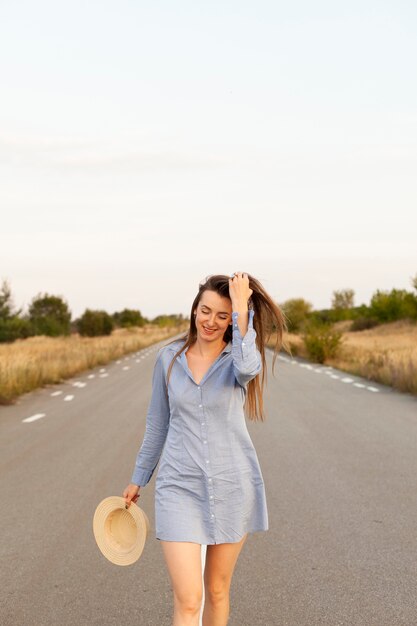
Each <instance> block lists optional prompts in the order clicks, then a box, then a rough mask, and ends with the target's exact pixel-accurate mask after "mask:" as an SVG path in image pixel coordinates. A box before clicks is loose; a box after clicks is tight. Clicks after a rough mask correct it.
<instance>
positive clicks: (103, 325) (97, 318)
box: [76, 309, 114, 337]
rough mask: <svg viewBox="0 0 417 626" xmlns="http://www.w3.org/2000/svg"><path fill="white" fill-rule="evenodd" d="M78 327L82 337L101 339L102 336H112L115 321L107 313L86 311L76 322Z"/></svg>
mask: <svg viewBox="0 0 417 626" xmlns="http://www.w3.org/2000/svg"><path fill="white" fill-rule="evenodd" d="M76 327H77V330H78V332H79V333H80V335H82V336H85V337H99V336H101V335H111V332H112V330H113V328H114V321H113V318H112V317H111V316H110V315H109V314H108V313H106V311H92V310H91V309H86V310H85V312H84V313H83V315H82V316H81V317H80V318H79V319H78V320H77V321H76Z"/></svg>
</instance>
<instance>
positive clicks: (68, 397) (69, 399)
mask: <svg viewBox="0 0 417 626" xmlns="http://www.w3.org/2000/svg"><path fill="white" fill-rule="evenodd" d="M74 398H75V396H65V398H64V401H65V402H70V401H71V400H74Z"/></svg>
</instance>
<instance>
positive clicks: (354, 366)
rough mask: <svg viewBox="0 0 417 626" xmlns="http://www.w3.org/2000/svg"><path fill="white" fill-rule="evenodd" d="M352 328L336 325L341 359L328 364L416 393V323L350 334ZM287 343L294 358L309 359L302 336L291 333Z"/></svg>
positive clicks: (393, 325) (384, 326)
mask: <svg viewBox="0 0 417 626" xmlns="http://www.w3.org/2000/svg"><path fill="white" fill-rule="evenodd" d="M349 326H350V322H340V323H339V324H336V325H335V327H336V328H338V329H339V330H341V331H342V332H343V342H342V345H341V348H340V352H339V355H338V357H337V358H333V359H328V360H327V361H326V364H328V365H332V366H333V367H337V368H338V369H341V370H343V371H345V372H349V373H350V374H356V375H358V376H363V377H364V378H367V379H368V380H373V381H376V382H380V383H383V384H385V385H390V386H391V387H394V388H395V389H398V390H400V391H406V392H410V393H414V394H417V324H414V323H412V322H408V321H405V320H401V321H398V322H393V323H390V324H382V325H381V326H376V327H375V328H371V329H369V330H362V331H358V332H349ZM287 340H288V341H289V343H290V345H291V349H292V352H293V354H294V355H299V356H302V357H304V358H308V357H307V353H306V350H305V347H304V343H303V340H302V338H301V337H299V336H298V335H294V334H288V335H287Z"/></svg>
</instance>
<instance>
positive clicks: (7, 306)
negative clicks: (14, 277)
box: [0, 279, 22, 320]
mask: <svg viewBox="0 0 417 626" xmlns="http://www.w3.org/2000/svg"><path fill="white" fill-rule="evenodd" d="M21 312H22V310H21V309H19V310H18V311H15V310H14V304H13V298H12V290H11V287H10V285H9V283H8V282H7V280H6V279H3V282H2V285H1V290H0V319H2V320H8V319H11V318H12V317H17V316H19V315H20V314H21Z"/></svg>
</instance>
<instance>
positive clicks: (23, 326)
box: [0, 317, 33, 343]
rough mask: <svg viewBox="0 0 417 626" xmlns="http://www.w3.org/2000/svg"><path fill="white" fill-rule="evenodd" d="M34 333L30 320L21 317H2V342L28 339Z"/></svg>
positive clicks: (0, 320)
mask: <svg viewBox="0 0 417 626" xmlns="http://www.w3.org/2000/svg"><path fill="white" fill-rule="evenodd" d="M32 334H33V331H32V327H31V324H30V322H29V320H26V319H22V318H21V317H10V318H9V319H1V318H0V343H6V342H12V341H16V339H26V337H30V336H31V335H32Z"/></svg>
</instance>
